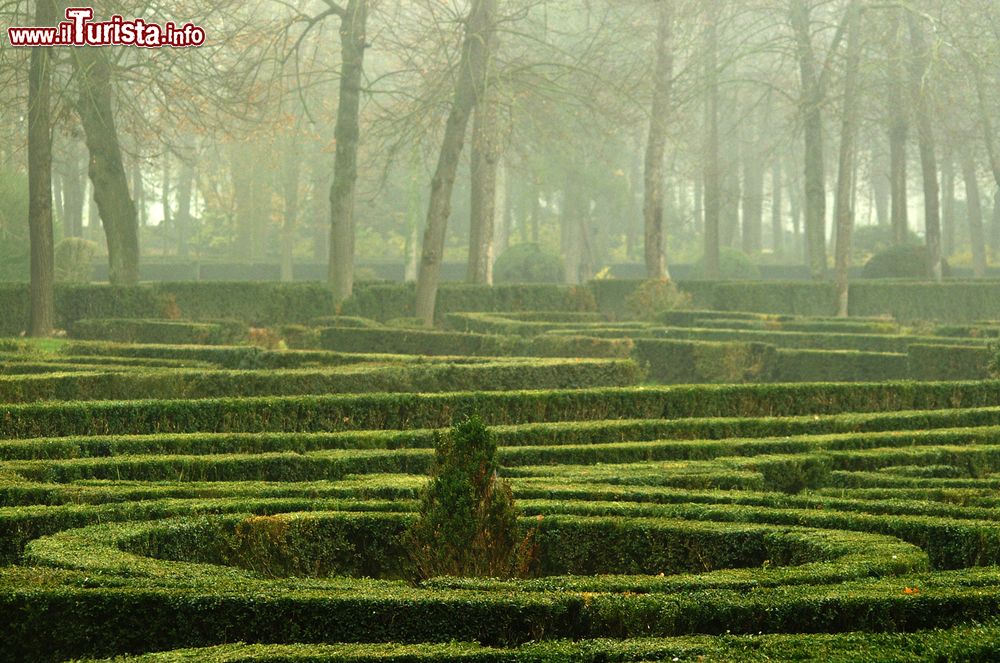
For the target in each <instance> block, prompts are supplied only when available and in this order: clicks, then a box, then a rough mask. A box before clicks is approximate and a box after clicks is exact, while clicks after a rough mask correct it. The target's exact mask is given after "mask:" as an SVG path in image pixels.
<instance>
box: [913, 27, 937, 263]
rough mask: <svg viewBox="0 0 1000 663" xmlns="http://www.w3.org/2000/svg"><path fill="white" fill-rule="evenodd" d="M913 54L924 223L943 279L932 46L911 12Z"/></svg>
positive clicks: (929, 252) (930, 258)
mask: <svg viewBox="0 0 1000 663" xmlns="http://www.w3.org/2000/svg"><path fill="white" fill-rule="evenodd" d="M907 19H908V22H909V28H910V42H911V44H912V47H913V57H912V59H911V60H910V82H911V85H912V91H913V102H914V103H913V105H914V115H915V116H916V120H917V139H918V143H919V147H920V168H921V171H922V174H923V182H924V225H925V235H926V240H927V256H928V261H929V263H930V264H929V265H928V267H929V269H930V274H931V277H932V278H933V279H934V280H935V281H940V280H941V278H942V270H941V199H940V198H941V196H940V188H939V185H938V168H937V155H936V154H935V146H934V118H933V117H932V115H931V106H930V101H929V96H930V91H929V90H928V88H927V83H926V80H925V77H926V75H927V73H928V69H929V67H930V63H931V51H930V45H929V44H928V43H927V35H926V34H925V32H924V26H923V24H922V18H921V17H919V16H916V15H914V14H913V13H909V14H907Z"/></svg>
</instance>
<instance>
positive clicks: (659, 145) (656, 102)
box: [643, 0, 674, 279]
mask: <svg viewBox="0 0 1000 663" xmlns="http://www.w3.org/2000/svg"><path fill="white" fill-rule="evenodd" d="M657 5H658V8H657V9H658V18H657V30H656V69H655V76H654V83H653V108H652V112H651V113H650V116H649V137H648V139H647V141H646V170H645V178H644V184H645V194H644V200H643V218H644V222H645V257H646V278H650V279H664V278H670V272H669V269H668V267H667V259H666V253H665V246H664V233H663V207H664V204H663V180H664V176H663V156H664V152H665V148H666V144H667V127H668V126H669V122H670V103H671V99H670V97H671V88H672V86H673V78H674V54H673V32H674V30H673V23H674V0H658V1H657Z"/></svg>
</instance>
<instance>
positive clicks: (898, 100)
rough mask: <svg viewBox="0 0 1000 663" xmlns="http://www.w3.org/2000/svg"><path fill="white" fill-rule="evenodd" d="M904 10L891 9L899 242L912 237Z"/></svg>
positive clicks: (892, 188) (892, 151)
mask: <svg viewBox="0 0 1000 663" xmlns="http://www.w3.org/2000/svg"><path fill="white" fill-rule="evenodd" d="M902 11H903V10H902V9H898V8H897V9H892V10H890V20H891V23H890V34H889V44H890V53H889V196H890V199H891V201H892V210H891V212H890V214H891V217H892V231H893V238H894V239H895V242H896V244H904V243H906V241H907V240H908V238H909V234H910V228H909V205H908V200H907V193H906V177H907V176H906V162H907V157H906V144H907V141H908V139H909V133H910V123H909V119H908V117H907V112H906V108H907V103H906V95H905V94H904V89H905V87H904V86H905V83H904V81H905V80H906V67H905V66H904V58H905V46H904V45H903V40H902V37H901V36H900V34H899V32H900V30H899V23H900V13H901V12H902Z"/></svg>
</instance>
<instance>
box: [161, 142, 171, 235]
mask: <svg viewBox="0 0 1000 663" xmlns="http://www.w3.org/2000/svg"><path fill="white" fill-rule="evenodd" d="M170 176H171V174H170V152H169V150H168V151H166V152H164V153H163V172H162V175H161V177H160V185H161V186H160V206H161V207H162V208H163V228H164V229H165V230H170V229H171V228H172V227H173V225H174V221H173V212H172V210H171V209H170V185H171V181H170Z"/></svg>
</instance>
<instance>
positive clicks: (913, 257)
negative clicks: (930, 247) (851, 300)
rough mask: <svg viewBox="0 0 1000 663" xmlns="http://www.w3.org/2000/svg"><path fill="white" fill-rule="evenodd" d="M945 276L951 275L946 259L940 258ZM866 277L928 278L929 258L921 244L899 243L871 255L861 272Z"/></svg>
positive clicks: (929, 276) (925, 248)
mask: <svg viewBox="0 0 1000 663" xmlns="http://www.w3.org/2000/svg"><path fill="white" fill-rule="evenodd" d="M941 268H942V272H943V273H944V275H945V276H950V275H951V268H950V267H949V266H948V261H947V260H945V259H943V258H942V259H941ZM861 277H862V278H866V279H929V278H931V272H930V258H929V257H928V254H927V247H926V246H925V245H923V244H900V245H898V246H893V247H890V248H888V249H886V250H884V251H882V252H881V253H877V254H875V255H874V256H872V258H871V260H869V261H868V262H867V263H865V269H864V271H863V272H862V273H861Z"/></svg>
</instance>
